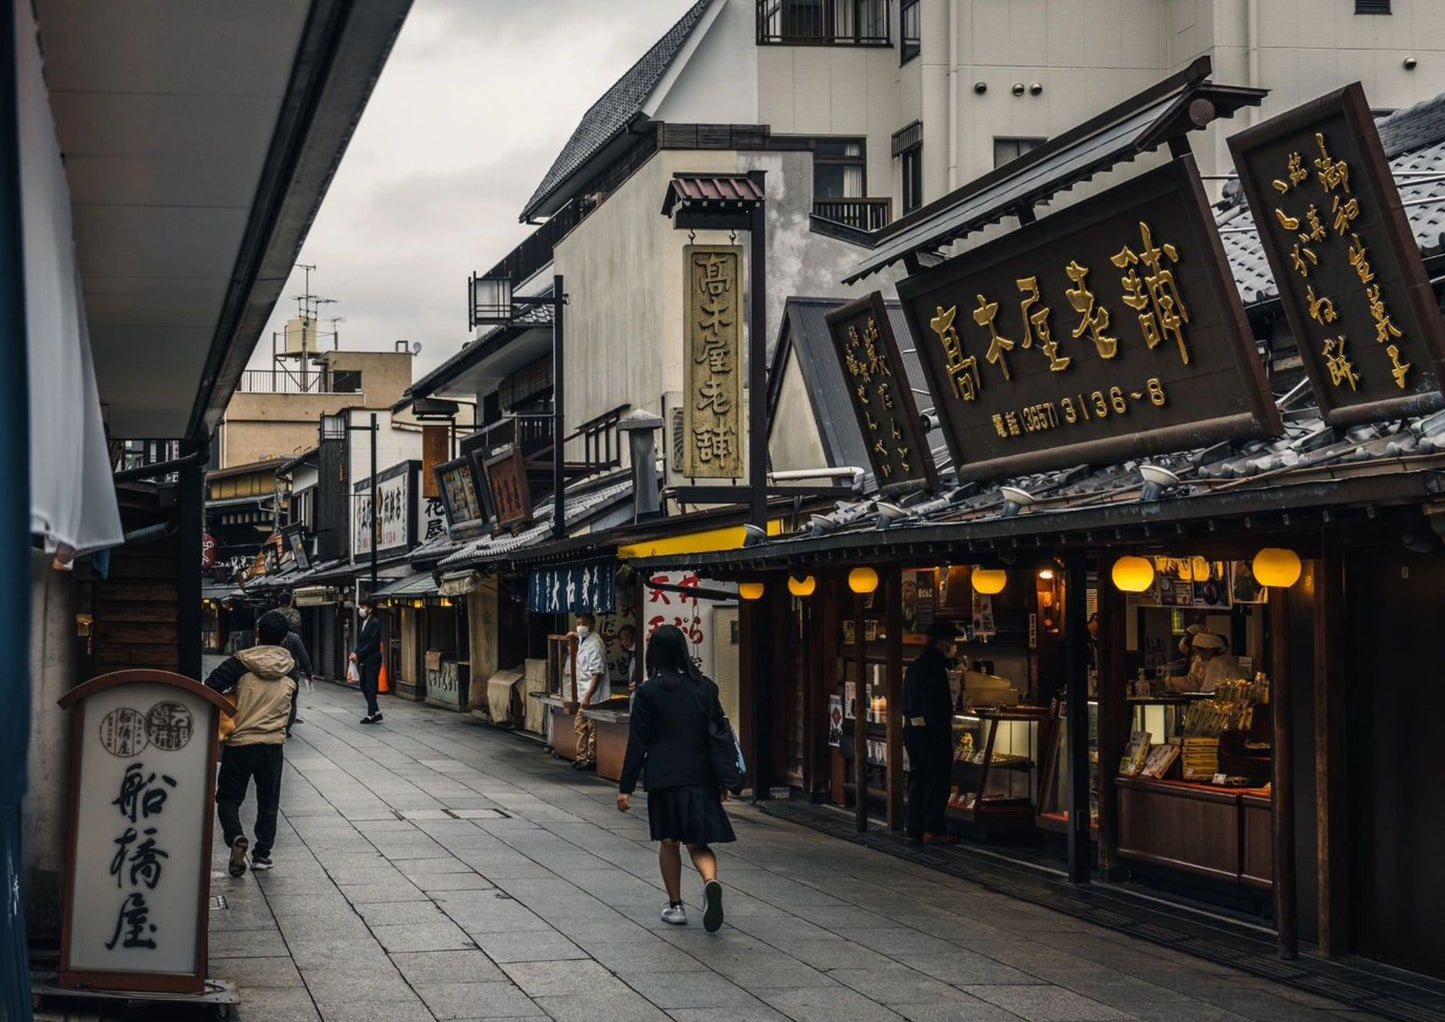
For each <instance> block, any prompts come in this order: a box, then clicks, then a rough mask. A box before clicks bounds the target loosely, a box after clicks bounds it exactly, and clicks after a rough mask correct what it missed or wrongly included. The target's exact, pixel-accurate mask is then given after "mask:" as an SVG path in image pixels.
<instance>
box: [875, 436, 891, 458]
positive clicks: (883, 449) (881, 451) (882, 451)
mask: <svg viewBox="0 0 1445 1022" xmlns="http://www.w3.org/2000/svg"><path fill="white" fill-rule="evenodd" d="M873 453H874V454H876V455H878V457H880V458H886V457H888V445H887V444H885V443H884V442H883V441H882V440H874V441H873Z"/></svg>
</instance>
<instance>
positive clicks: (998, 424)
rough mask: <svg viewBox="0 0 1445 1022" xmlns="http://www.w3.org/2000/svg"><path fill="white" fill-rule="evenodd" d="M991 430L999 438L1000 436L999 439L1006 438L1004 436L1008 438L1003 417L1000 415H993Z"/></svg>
mask: <svg viewBox="0 0 1445 1022" xmlns="http://www.w3.org/2000/svg"><path fill="white" fill-rule="evenodd" d="M993 428H994V431H995V432H997V433H998V435H999V436H1001V437H1006V436H1008V427H1007V426H1005V425H1004V424H1003V416H1002V415H995V416H994V417H993Z"/></svg>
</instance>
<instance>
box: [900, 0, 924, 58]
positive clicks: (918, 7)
mask: <svg viewBox="0 0 1445 1022" xmlns="http://www.w3.org/2000/svg"><path fill="white" fill-rule="evenodd" d="M910 13H911V14H912V15H913V18H914V20H915V21H916V22H917V29H918V35H917V36H915V37H914V38H913V39H909V38H908V16H909V14H910ZM922 52H923V0H898V66H899V67H902V66H903V65H904V64H907V63H908V62H909V61H911V60H916V59H918V55H919V54H920V53H922Z"/></svg>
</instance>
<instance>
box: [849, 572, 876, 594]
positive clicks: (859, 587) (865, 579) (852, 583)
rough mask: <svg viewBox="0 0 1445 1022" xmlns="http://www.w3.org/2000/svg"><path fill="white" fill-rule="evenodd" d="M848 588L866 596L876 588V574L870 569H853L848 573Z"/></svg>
mask: <svg viewBox="0 0 1445 1022" xmlns="http://www.w3.org/2000/svg"><path fill="white" fill-rule="evenodd" d="M848 588H849V589H851V590H853V591H854V592H855V593H857V594H858V595H860V596H866V595H867V594H869V593H871V592H872V591H873V590H875V589H877V588H878V572H876V571H874V570H873V569H872V568H854V569H853V570H852V571H850V572H848Z"/></svg>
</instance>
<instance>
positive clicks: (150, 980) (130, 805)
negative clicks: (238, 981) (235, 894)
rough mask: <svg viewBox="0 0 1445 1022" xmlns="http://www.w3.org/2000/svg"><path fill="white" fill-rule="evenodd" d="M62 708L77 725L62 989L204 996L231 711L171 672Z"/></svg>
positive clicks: (74, 693)
mask: <svg viewBox="0 0 1445 1022" xmlns="http://www.w3.org/2000/svg"><path fill="white" fill-rule="evenodd" d="M60 704H61V706H62V707H64V708H67V709H69V708H71V707H74V710H73V712H74V714H75V717H74V719H75V730H74V748H73V757H74V758H73V765H72V774H71V790H70V821H71V822H70V854H69V857H68V859H67V869H68V872H67V874H66V880H65V890H66V904H65V925H64V934H63V938H62V946H61V960H60V981H61V983H62V984H64V985H67V986H89V987H98V988H103V989H110V990H136V991H174V992H181V993H199V992H200V991H201V989H202V988H203V986H204V981H205V977H206V923H207V918H208V915H209V908H210V906H209V904H208V893H209V890H210V878H211V870H210V865H211V820H212V816H213V814H214V812H215V810H214V808H213V806H214V805H215V770H216V722H217V720H218V719H219V714H220V712H221V707H223V706H226V704H225V703H224V701H223V700H222V699H221V697H220V696H218V695H216V694H215V693H214V692H211V691H210V690H209V689H207V688H205V687H204V686H202V685H199V684H197V683H196V682H194V681H192V680H190V679H189V678H184V677H182V676H180V675H178V674H171V673H168V672H165V671H120V672H117V673H115V674H108V675H104V676H102V677H99V678H95V679H93V680H91V681H89V682H86V683H85V684H84V685H81V686H79V687H77V688H74V689H72V690H71V691H70V692H68V693H66V695H65V698H63V699H62V700H61V703H60ZM225 712H227V713H229V712H230V708H229V707H228V706H226V710H225Z"/></svg>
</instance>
